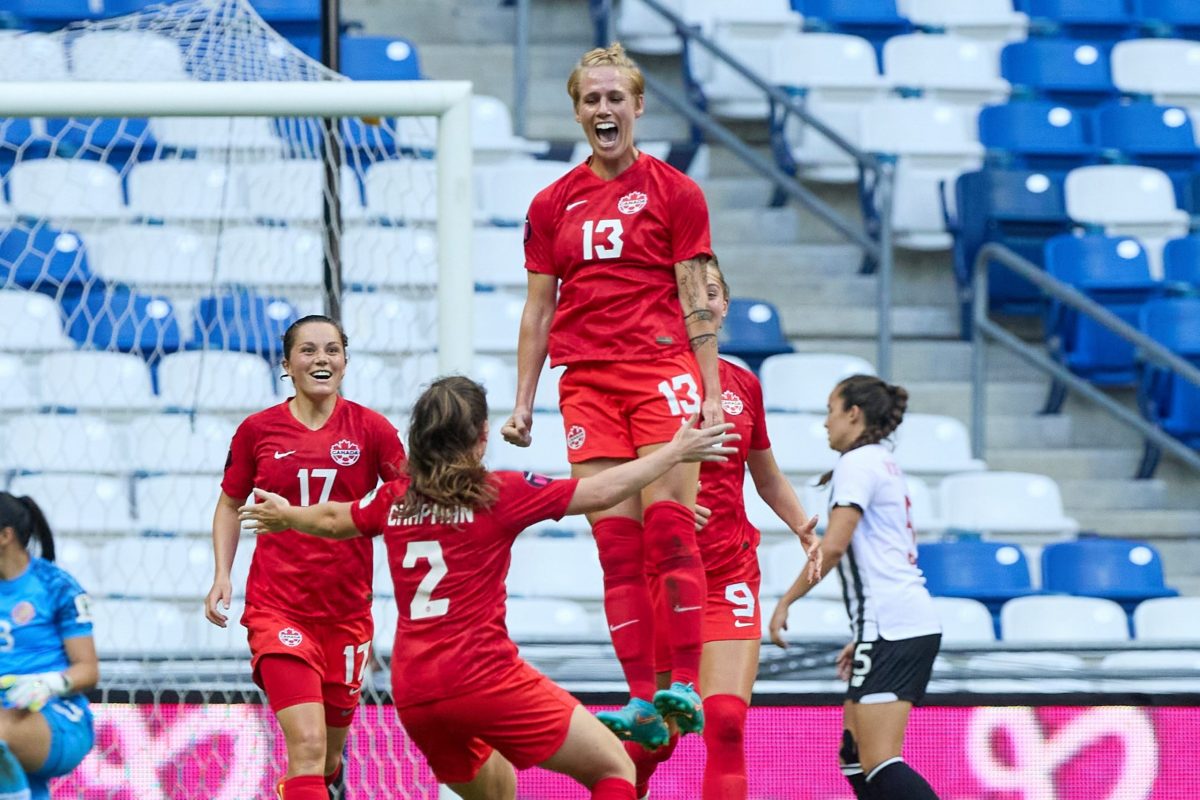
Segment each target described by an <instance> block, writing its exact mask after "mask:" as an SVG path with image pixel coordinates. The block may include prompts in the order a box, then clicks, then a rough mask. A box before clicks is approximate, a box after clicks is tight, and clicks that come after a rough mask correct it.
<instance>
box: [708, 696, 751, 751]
mask: <svg viewBox="0 0 1200 800" xmlns="http://www.w3.org/2000/svg"><path fill="white" fill-rule="evenodd" d="M704 715H705V717H706V718H707V719H706V721H705V723H704V742H705V744H706V745H708V747H709V748H710V749H713V748H718V749H721V750H723V751H728V750H738V749H741V747H742V746H743V743H744V742H745V738H746V701H745V700H743V699H742V698H740V697H737V696H735V695H730V694H716V695H711V696H709V697H706V698H705V699H704Z"/></svg>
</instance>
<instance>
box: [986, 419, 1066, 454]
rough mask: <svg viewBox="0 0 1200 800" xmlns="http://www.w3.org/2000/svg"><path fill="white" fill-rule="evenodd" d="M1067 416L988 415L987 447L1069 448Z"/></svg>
mask: <svg viewBox="0 0 1200 800" xmlns="http://www.w3.org/2000/svg"><path fill="white" fill-rule="evenodd" d="M1071 422H1072V420H1071V418H1070V417H1067V416H1035V417H1030V416H1027V415H1023V414H1013V415H1001V416H993V417H988V419H987V442H988V446H989V447H994V448H998V449H1003V448H1008V447H1070V446H1071V427H1072V425H1071Z"/></svg>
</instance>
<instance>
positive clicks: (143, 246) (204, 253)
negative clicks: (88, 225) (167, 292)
mask: <svg viewBox="0 0 1200 800" xmlns="http://www.w3.org/2000/svg"><path fill="white" fill-rule="evenodd" d="M87 247H88V260H89V263H90V264H91V267H92V269H93V270H94V271H95V272H96V273H97V274H98V275H101V276H103V277H104V278H105V279H107V280H110V281H116V282H119V283H128V284H132V285H134V286H163V287H169V288H170V287H183V286H191V287H200V286H210V285H211V284H212V282H213V280H214V276H215V273H216V265H217V240H216V237H215V236H212V235H209V234H202V233H197V232H196V231H193V230H190V229H188V228H185V227H172V226H164V225H116V226H113V227H110V228H105V229H103V230H99V231H96V232H95V233H93V234H91V235H89V236H88V240H87Z"/></svg>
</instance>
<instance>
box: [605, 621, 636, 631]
mask: <svg viewBox="0 0 1200 800" xmlns="http://www.w3.org/2000/svg"><path fill="white" fill-rule="evenodd" d="M635 622H641V620H640V619H631V620H629V622H622V623H621V624H620V625H609V626H608V629H609V630H610V631H619V630H621V628H626V627H628V626H630V625H632V624H633V623H635Z"/></svg>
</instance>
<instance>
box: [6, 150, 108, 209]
mask: <svg viewBox="0 0 1200 800" xmlns="http://www.w3.org/2000/svg"><path fill="white" fill-rule="evenodd" d="M8 192H9V198H10V200H11V204H12V210H13V211H14V212H16V213H18V214H23V215H25V216H29V217H50V218H53V219H59V220H70V219H88V220H96V219H108V220H114V219H123V218H125V217H127V216H128V214H129V211H128V209H127V208H126V207H125V201H124V199H123V195H122V191H121V176H120V175H118V174H117V171H116V170H115V169H113V168H112V167H110V166H108V165H107V164H101V163H100V162H98V161H82V160H79V161H76V160H73V159H66V158H40V159H36V160H33V161H19V162H17V163H16V164H14V165H13V168H12V170H11V171H10V172H9V173H8Z"/></svg>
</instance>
